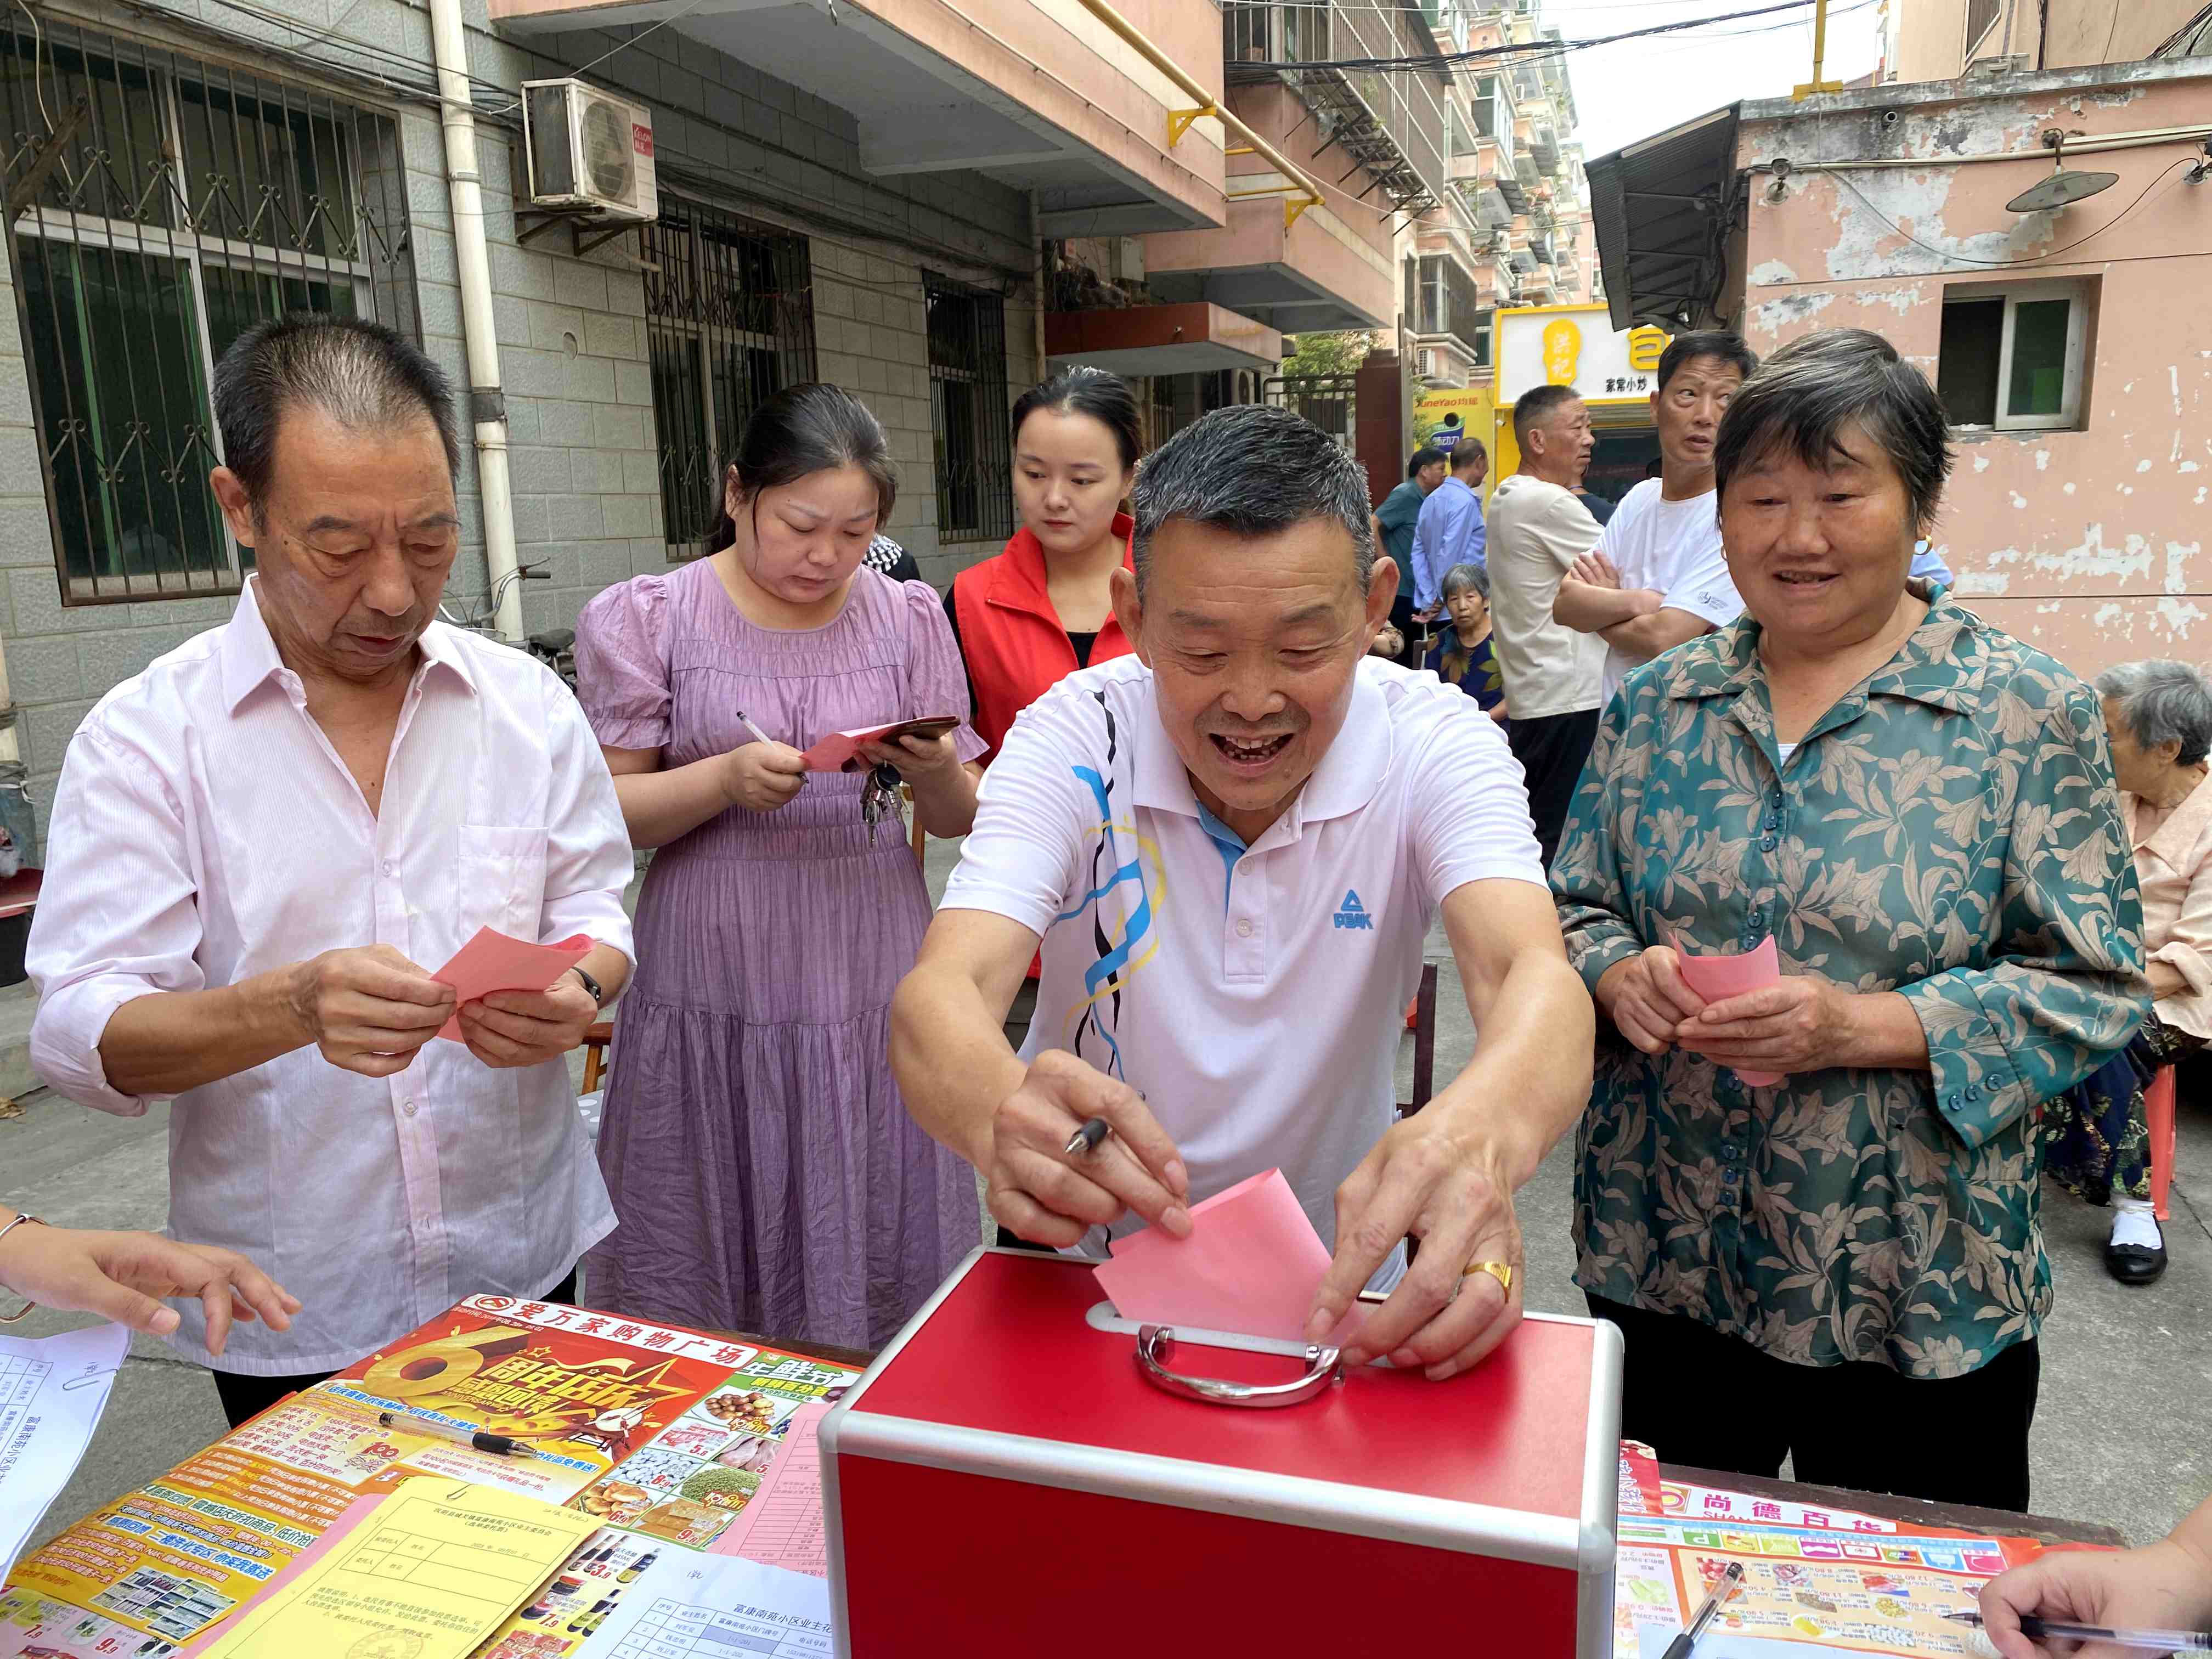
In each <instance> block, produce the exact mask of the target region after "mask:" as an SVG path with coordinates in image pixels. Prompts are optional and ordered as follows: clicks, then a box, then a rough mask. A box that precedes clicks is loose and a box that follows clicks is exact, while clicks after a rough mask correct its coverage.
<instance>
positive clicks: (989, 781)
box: [938, 692, 1099, 939]
mask: <svg viewBox="0 0 2212 1659" xmlns="http://www.w3.org/2000/svg"><path fill="white" fill-rule="evenodd" d="M1086 707H1089V708H1095V707H1096V704H1095V702H1094V701H1093V700H1092V699H1091V698H1089V697H1084V696H1070V695H1066V694H1064V693H1063V694H1058V695H1055V694H1053V693H1049V692H1048V693H1047V694H1046V695H1045V696H1044V697H1043V698H1042V700H1041V701H1039V702H1034V703H1032V704H1030V707H1028V708H1024V710H1023V711H1022V712H1021V713H1020V714H1018V715H1017V716H1016V717H1015V720H1014V724H1013V729H1012V730H1011V731H1010V732H1007V733H1006V742H1005V743H1004V744H1002V745H1001V746H1000V750H999V753H998V757H997V758H996V759H994V761H992V763H991V766H990V769H989V770H988V771H987V772H985V773H984V774H983V781H982V783H981V786H980V787H978V788H977V790H976V792H975V828H973V829H970V830H969V832H968V838H967V840H966V841H965V842H963V843H962V844H961V848H960V863H959V865H958V866H957V867H956V868H955V869H954V870H953V872H952V877H951V880H950V881H948V882H947V883H946V884H945V897H944V899H943V901H942V902H940V903H939V906H938V908H939V909H940V910H988V911H990V912H991V913H993V914H994V915H1001V916H1005V917H1006V918H1008V919H1009V920H1010V921H1018V922H1019V923H1021V925H1022V926H1023V927H1026V928H1028V929H1029V930H1030V932H1031V933H1035V934H1036V935H1037V936H1038V937H1039V938H1040V939H1041V938H1042V937H1043V936H1044V934H1045V933H1046V931H1047V930H1048V928H1050V927H1051V926H1052V924H1053V923H1054V921H1057V920H1058V919H1059V917H1060V913H1061V912H1062V911H1064V910H1066V909H1068V908H1072V907H1073V902H1074V900H1073V894H1072V892H1071V889H1072V887H1073V884H1074V881H1075V872H1076V860H1077V859H1078V857H1079V854H1080V853H1081V851H1082V848H1083V846H1084V844H1085V841H1086V840H1087V838H1088V836H1089V834H1090V832H1091V828H1092V826H1094V825H1095V824H1096V823H1097V822H1098V817H1099V807H1098V804H1097V799H1096V798H1095V797H1094V796H1093V794H1092V793H1091V788H1090V787H1089V785H1088V784H1086V783H1085V781H1084V778H1083V776H1082V775H1081V772H1080V771H1079V768H1083V766H1084V757H1086V756H1087V755H1089V754H1090V753H1091V752H1092V749H1093V745H1092V744H1091V743H1089V742H1086V741H1085V738H1086V737H1087V736H1088V735H1089V733H1087V732H1085V730H1084V729H1083V728H1084V726H1085V720H1084V718H1083V716H1084V714H1085V712H1086Z"/></svg>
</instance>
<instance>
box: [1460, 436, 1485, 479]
mask: <svg viewBox="0 0 2212 1659" xmlns="http://www.w3.org/2000/svg"><path fill="white" fill-rule="evenodd" d="M1477 456H1480V457H1481V458H1482V459H1484V460H1488V459H1490V452H1489V451H1488V450H1487V449H1485V448H1484V447H1482V440H1481V439H1480V438H1478V437H1476V436H1475V435H1474V434H1473V433H1472V432H1470V433H1468V435H1467V436H1465V437H1464V438H1462V439H1461V440H1460V441H1459V447H1458V448H1456V449H1455V450H1453V451H1452V457H1451V461H1452V471H1455V472H1464V471H1467V466H1468V462H1469V461H1472V460H1474V459H1475V458H1476V457H1477Z"/></svg>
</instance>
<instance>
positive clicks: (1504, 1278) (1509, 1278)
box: [1459, 1261, 1513, 1297]
mask: <svg viewBox="0 0 2212 1659" xmlns="http://www.w3.org/2000/svg"><path fill="white" fill-rule="evenodd" d="M1477 1273H1488V1274H1489V1275H1490V1276H1491V1277H1492V1279H1496V1280H1497V1281H1498V1289H1500V1290H1501V1291H1504V1292H1505V1294H1506V1295H1507V1296H1509V1297H1510V1296H1511V1295H1512V1294H1513V1264H1512V1263H1511V1262H1510V1261H1470V1262H1469V1263H1468V1265H1467V1266H1466V1267H1462V1268H1461V1269H1460V1270H1459V1276H1460V1277H1461V1278H1462V1279H1472V1278H1474V1275H1475V1274H1477Z"/></svg>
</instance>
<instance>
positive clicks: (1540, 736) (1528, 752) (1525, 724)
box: [1505, 708, 1597, 870]
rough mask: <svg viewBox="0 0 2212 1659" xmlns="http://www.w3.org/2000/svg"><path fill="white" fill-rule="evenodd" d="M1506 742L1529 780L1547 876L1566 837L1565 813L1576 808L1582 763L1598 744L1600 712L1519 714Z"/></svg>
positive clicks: (1530, 805) (1530, 802)
mask: <svg viewBox="0 0 2212 1659" xmlns="http://www.w3.org/2000/svg"><path fill="white" fill-rule="evenodd" d="M1505 741H1506V743H1507V744H1508V745H1509V746H1510V748H1511V749H1512V750H1513V758H1514V759H1516V760H1517V761H1519V762H1520V763H1521V770H1522V772H1523V773H1524V774H1525V775H1527V779H1528V817H1529V818H1530V819H1531V821H1533V822H1534V824H1535V826H1536V844H1537V845H1538V846H1539V847H1541V848H1543V852H1544V867H1545V868H1546V869H1547V870H1548V869H1550V868H1551V866H1552V860H1553V856H1554V855H1555V854H1557V853H1558V852H1559V837H1560V836H1562V835H1563V834H1565V831H1566V827H1567V809H1568V808H1569V807H1570V806H1571V805H1573V802H1574V798H1575V785H1576V784H1577V782H1579V781H1581V778H1582V775H1583V762H1584V761H1586V760H1588V759H1589V751H1590V744H1593V743H1595V742H1596V741H1597V710H1596V709H1595V708H1585V709H1583V710H1581V711H1580V712H1579V713H1577V714H1543V715H1540V716H1538V717H1537V718H1536V719H1534V720H1522V718H1521V716H1520V715H1518V714H1516V715H1515V716H1514V717H1513V719H1512V721H1511V723H1510V724H1509V725H1508V726H1506V728H1505Z"/></svg>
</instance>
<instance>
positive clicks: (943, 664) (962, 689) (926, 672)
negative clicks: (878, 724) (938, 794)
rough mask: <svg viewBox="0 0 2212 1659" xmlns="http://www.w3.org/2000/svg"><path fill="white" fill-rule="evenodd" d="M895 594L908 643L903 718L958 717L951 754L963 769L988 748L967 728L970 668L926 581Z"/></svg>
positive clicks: (908, 586) (973, 730)
mask: <svg viewBox="0 0 2212 1659" xmlns="http://www.w3.org/2000/svg"><path fill="white" fill-rule="evenodd" d="M901 587H902V592H900V594H899V599H900V601H901V602H902V605H904V606H905V614H906V629H907V639H908V644H909V646H910V647H911V648H910V649H909V650H908V653H907V671H906V672H907V680H906V701H907V706H906V715H905V718H907V719H908V720H927V719H929V718H930V717H931V716H932V715H933V714H957V715H959V716H960V729H959V730H958V731H957V732H954V733H953V734H952V752H953V753H954V754H955V755H957V756H958V757H959V758H960V761H961V763H962V764H963V765H965V764H966V763H968V762H969V761H975V760H981V759H982V758H983V755H984V752H985V750H987V747H988V745H987V744H985V743H984V741H983V739H982V738H979V737H977V736H976V735H975V728H974V727H973V726H970V725H969V724H968V719H969V713H970V712H971V711H970V710H969V707H968V669H967V665H965V664H964V663H963V662H962V661H961V660H960V647H958V646H957V645H956V644H955V643H953V639H952V625H951V623H948V622H946V621H945V606H944V603H943V601H941V600H940V599H939V598H938V597H937V590H936V589H935V588H933V587H932V586H930V585H929V584H928V583H927V582H904V583H902V584H901Z"/></svg>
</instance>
